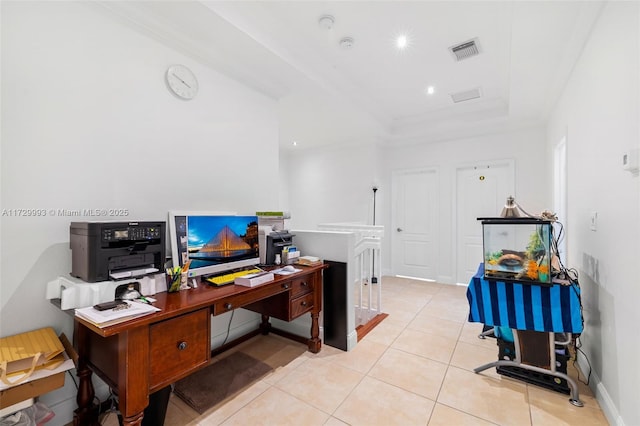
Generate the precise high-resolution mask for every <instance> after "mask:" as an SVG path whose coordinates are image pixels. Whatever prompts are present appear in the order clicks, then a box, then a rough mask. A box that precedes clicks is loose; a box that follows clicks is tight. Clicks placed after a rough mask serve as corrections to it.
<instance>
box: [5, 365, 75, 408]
mask: <svg viewBox="0 0 640 426" xmlns="http://www.w3.org/2000/svg"><path fill="white" fill-rule="evenodd" d="M64 375H65V372H64V371H63V372H61V373H56V374H52V375H50V376H47V377H43V378H41V379H36V380H32V381H30V382H26V383H22V384H20V385H17V386H13V387H10V388H8V389H4V390H0V408H6V407H9V406H11V405H13V404H17V403H18V402H21V401H24V400H25V399H29V398H35V397H37V396H40V395H42V394H45V393H47V392H51V391H52V390H55V389H58V388H61V387H62V386H64Z"/></svg>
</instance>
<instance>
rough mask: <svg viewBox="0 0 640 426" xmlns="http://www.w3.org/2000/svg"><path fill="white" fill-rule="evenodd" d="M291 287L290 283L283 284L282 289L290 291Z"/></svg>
mask: <svg viewBox="0 0 640 426" xmlns="http://www.w3.org/2000/svg"><path fill="white" fill-rule="evenodd" d="M289 287H291V285H290V284H289V283H284V284H282V288H284V289H288V288H289Z"/></svg>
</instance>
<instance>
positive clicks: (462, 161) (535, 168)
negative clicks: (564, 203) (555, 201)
mask: <svg viewBox="0 0 640 426" xmlns="http://www.w3.org/2000/svg"><path fill="white" fill-rule="evenodd" d="M545 141H546V135H545V130H544V128H543V127H542V126H540V127H534V128H531V129H526V130H520V131H515V132H509V133H502V134H493V135H485V136H478V137H474V138H468V139H461V140H452V141H446V142H441V143H433V144H423V145H412V146H399V147H387V148H379V147H375V146H370V145H367V146H348V147H332V148H330V149H325V150H311V149H309V150H301V151H292V152H291V153H290V154H288V155H287V156H286V162H284V161H283V163H282V166H283V167H285V166H286V167H287V169H288V172H287V173H286V174H285V176H286V177H287V178H288V180H289V196H290V209H291V213H292V218H291V223H292V224H293V225H292V226H291V227H292V228H298V229H317V225H318V224H319V223H324V222H359V223H368V224H370V223H371V221H372V217H373V193H372V185H373V183H374V182H375V183H376V184H377V186H378V187H379V190H378V192H377V195H376V224H378V225H384V226H385V237H384V241H383V248H382V257H383V261H382V264H383V269H384V271H385V273H392V272H393V271H392V270H391V256H392V253H391V230H393V229H394V227H393V226H392V223H391V219H392V218H391V194H390V192H391V174H392V172H393V171H395V170H404V169H416V168H423V167H436V168H438V173H439V182H440V194H439V195H440V200H439V218H438V222H439V238H440V247H441V250H439V254H440V261H439V270H438V277H439V278H438V280H439V281H441V282H446V283H454V282H455V278H456V277H455V268H456V265H455V256H456V253H455V251H454V249H455V246H454V244H453V241H455V233H454V231H455V230H454V228H453V227H454V226H455V222H456V221H455V212H454V211H453V204H454V201H455V174H456V168H457V167H459V166H461V165H469V164H474V163H476V162H483V161H484V162H486V161H488V160H496V159H498V160H503V159H513V160H514V161H515V169H516V182H515V189H516V191H515V193H514V195H515V196H516V199H517V200H518V202H519V204H521V205H522V206H523V207H524V208H525V209H526V210H527V211H529V212H531V213H539V212H541V211H542V210H544V209H551V208H552V206H551V200H552V198H551V193H550V191H549V190H548V188H549V182H550V177H549V176H548V170H547V163H546V161H547V159H546V145H545ZM549 170H550V169H549ZM497 213H499V212H496V214H497ZM478 226H480V225H478Z"/></svg>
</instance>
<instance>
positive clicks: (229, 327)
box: [220, 309, 236, 346]
mask: <svg viewBox="0 0 640 426" xmlns="http://www.w3.org/2000/svg"><path fill="white" fill-rule="evenodd" d="M235 312H236V311H235V309H234V310H233V311H231V317H230V318H229V324H228V325H227V335H226V336H225V337H224V341H223V342H222V344H221V345H220V346H224V344H225V343H227V339H228V338H229V332H230V331H231V321H233V314H234V313H235Z"/></svg>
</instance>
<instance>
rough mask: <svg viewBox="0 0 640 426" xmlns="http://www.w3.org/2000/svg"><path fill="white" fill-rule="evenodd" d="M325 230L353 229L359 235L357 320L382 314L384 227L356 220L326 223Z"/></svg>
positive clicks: (355, 254)
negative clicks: (353, 221)
mask: <svg viewBox="0 0 640 426" xmlns="http://www.w3.org/2000/svg"><path fill="white" fill-rule="evenodd" d="M318 228H319V229H320V230H323V231H341V232H352V233H354V234H355V237H356V238H355V247H354V250H353V253H354V259H353V264H354V265H355V272H356V276H355V283H354V284H355V285H354V289H355V292H356V294H355V300H356V305H355V321H356V327H357V326H359V325H364V324H366V323H367V322H369V321H370V320H371V319H373V318H375V317H376V316H377V315H379V314H380V313H382V256H381V250H380V249H381V245H382V237H383V236H384V226H378V225H360V224H352V223H323V224H320V225H318Z"/></svg>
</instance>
